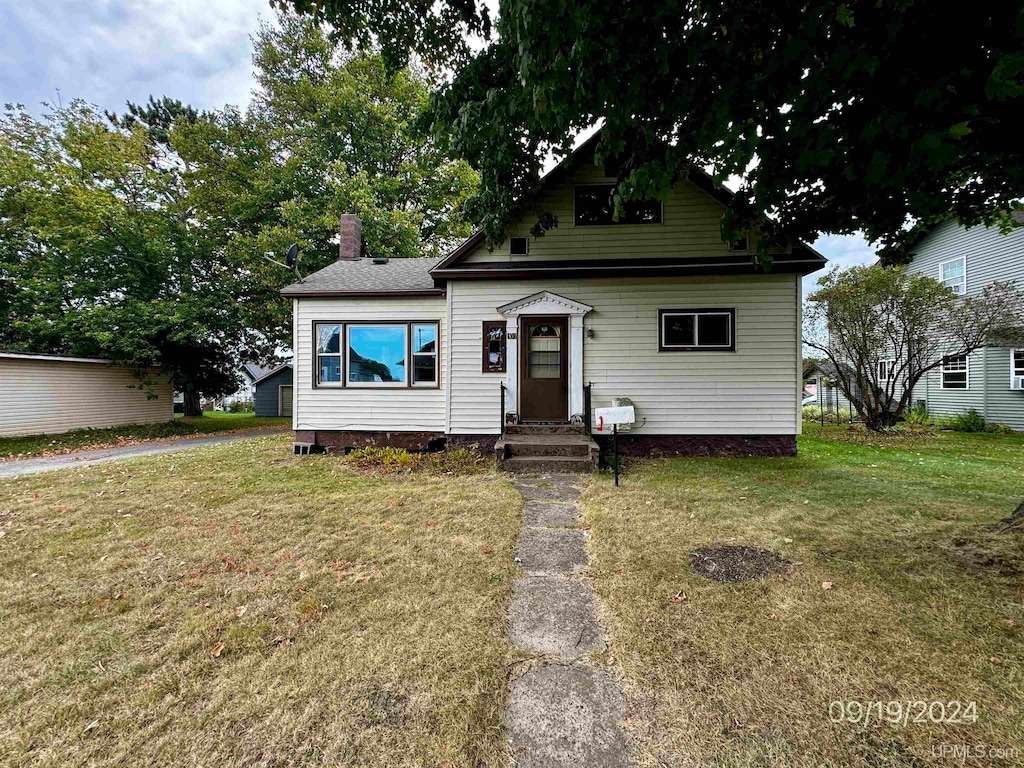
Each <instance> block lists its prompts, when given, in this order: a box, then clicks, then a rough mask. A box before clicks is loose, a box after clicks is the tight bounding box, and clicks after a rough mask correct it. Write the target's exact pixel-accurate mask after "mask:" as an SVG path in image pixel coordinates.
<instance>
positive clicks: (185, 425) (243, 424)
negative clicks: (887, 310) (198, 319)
mask: <svg viewBox="0 0 1024 768" xmlns="http://www.w3.org/2000/svg"><path fill="white" fill-rule="evenodd" d="M290 426H291V419H290V418H278V417H276V416H275V417H270V416H253V415H252V414H251V413H218V412H215V411H214V412H210V413H204V414H203V415H202V417H200V418H195V419H183V418H180V417H177V416H176V417H175V418H174V419H173V420H171V421H161V422H158V423H156V424H123V425H121V426H119V427H109V428H107V429H76V430H75V431H73V432H65V433H63V434H60V435H26V436H25V437H0V461H4V460H5V459H27V458H29V457H33V456H54V455H57V454H62V453H71V452H72V451H80V450H86V449H89V448H110V447H112V446H117V445H132V444H134V443H140V442H146V441H150V440H165V439H173V438H176V437H196V436H198V435H210V434H216V433H218V432H234V431H238V430H245V429H271V428H274V427H280V428H281V429H287V428H288V427H290Z"/></svg>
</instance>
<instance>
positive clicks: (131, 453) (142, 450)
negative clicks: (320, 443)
mask: <svg viewBox="0 0 1024 768" xmlns="http://www.w3.org/2000/svg"><path fill="white" fill-rule="evenodd" d="M286 431H288V430H285V429H254V430H251V431H248V432H232V433H230V434H226V435H209V436H206V437H187V438H181V439H175V440H156V441H153V442H151V443H139V444H138V445H122V446H118V447H115V448H96V449H94V450H90V451H76V452H74V453H64V454H61V455H60V456H47V457H45V458H41V459H18V460H16V461H0V478H4V477H19V476H21V475H35V474H38V473H40V472H53V471H54V470H57V469H67V468H68V467H85V466H88V465H90V464H101V463H103V462H105V461H119V460H121V459H134V458H138V457H139V456H154V455H156V454H158V453H175V452H176V451H187V450H190V449H192V448H204V447H206V446H208V445H220V444H222V443H235V442H238V441H239V440H252V439H253V438H256V437H266V436H268V435H278V434H281V433H282V432H286Z"/></svg>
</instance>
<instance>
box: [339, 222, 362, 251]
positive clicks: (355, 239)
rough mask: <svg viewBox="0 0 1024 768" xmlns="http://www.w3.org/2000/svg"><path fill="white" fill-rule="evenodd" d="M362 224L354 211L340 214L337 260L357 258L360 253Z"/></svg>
mask: <svg viewBox="0 0 1024 768" xmlns="http://www.w3.org/2000/svg"><path fill="white" fill-rule="evenodd" d="M362 245H363V236H362V225H361V223H360V221H359V217H358V216H356V215H355V214H354V213H343V214H342V215H341V245H340V246H339V247H338V260H339V261H341V260H344V259H358V258H359V257H360V256H361V255H362Z"/></svg>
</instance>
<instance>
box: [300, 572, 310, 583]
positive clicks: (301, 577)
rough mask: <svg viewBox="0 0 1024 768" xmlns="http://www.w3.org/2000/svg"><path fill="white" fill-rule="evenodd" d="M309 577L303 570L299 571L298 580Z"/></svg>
mask: <svg viewBox="0 0 1024 768" xmlns="http://www.w3.org/2000/svg"><path fill="white" fill-rule="evenodd" d="M308 577H309V574H308V573H306V572H305V571H299V581H305V580H306V579H307V578H308Z"/></svg>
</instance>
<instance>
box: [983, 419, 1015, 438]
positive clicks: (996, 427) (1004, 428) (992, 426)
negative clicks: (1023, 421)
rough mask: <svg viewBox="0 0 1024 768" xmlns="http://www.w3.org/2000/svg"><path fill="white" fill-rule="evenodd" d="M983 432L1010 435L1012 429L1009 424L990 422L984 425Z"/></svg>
mask: <svg viewBox="0 0 1024 768" xmlns="http://www.w3.org/2000/svg"><path fill="white" fill-rule="evenodd" d="M985 431H986V432H991V433H992V434H994V435H1012V434H1013V427H1011V426H1010V425H1009V424H1000V423H999V422H998V421H990V422H988V423H987V424H985Z"/></svg>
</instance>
